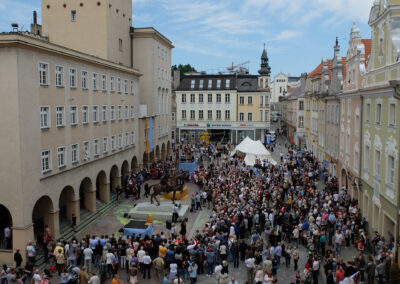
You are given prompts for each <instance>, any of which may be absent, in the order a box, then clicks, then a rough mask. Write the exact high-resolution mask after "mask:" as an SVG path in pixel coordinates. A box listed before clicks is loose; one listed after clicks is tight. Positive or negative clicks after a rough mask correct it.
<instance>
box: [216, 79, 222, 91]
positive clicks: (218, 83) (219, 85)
mask: <svg viewBox="0 0 400 284" xmlns="http://www.w3.org/2000/svg"><path fill="white" fill-rule="evenodd" d="M217 89H221V80H217Z"/></svg>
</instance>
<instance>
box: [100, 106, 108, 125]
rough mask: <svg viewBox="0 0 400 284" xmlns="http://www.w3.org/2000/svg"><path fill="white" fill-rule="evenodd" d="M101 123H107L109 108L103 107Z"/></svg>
mask: <svg viewBox="0 0 400 284" xmlns="http://www.w3.org/2000/svg"><path fill="white" fill-rule="evenodd" d="M101 121H103V122H107V106H102V107H101Z"/></svg>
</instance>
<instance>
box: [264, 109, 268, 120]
mask: <svg viewBox="0 0 400 284" xmlns="http://www.w3.org/2000/svg"><path fill="white" fill-rule="evenodd" d="M268 118H269V114H268V111H267V110H266V111H265V114H264V121H268Z"/></svg>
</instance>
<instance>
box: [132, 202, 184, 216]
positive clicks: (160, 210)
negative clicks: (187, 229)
mask: <svg viewBox="0 0 400 284" xmlns="http://www.w3.org/2000/svg"><path fill="white" fill-rule="evenodd" d="M176 203H177V204H178V206H179V202H176ZM172 212H173V204H172V202H171V201H162V202H160V206H157V203H154V204H151V203H150V202H141V203H139V204H138V205H136V206H135V207H134V208H132V209H131V210H130V211H129V216H130V217H131V218H133V219H135V220H146V219H147V216H148V215H152V216H153V219H154V220H158V221H167V220H171V219H172ZM178 214H179V219H183V218H185V217H186V216H187V215H188V214H189V206H188V205H183V204H182V205H181V207H180V209H179V212H178Z"/></svg>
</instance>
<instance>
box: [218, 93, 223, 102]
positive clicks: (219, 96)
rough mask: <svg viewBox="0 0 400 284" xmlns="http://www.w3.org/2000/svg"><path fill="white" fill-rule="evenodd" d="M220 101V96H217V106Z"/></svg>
mask: <svg viewBox="0 0 400 284" xmlns="http://www.w3.org/2000/svg"><path fill="white" fill-rule="evenodd" d="M221 101H222V99H221V94H217V104H220V103H221Z"/></svg>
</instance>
